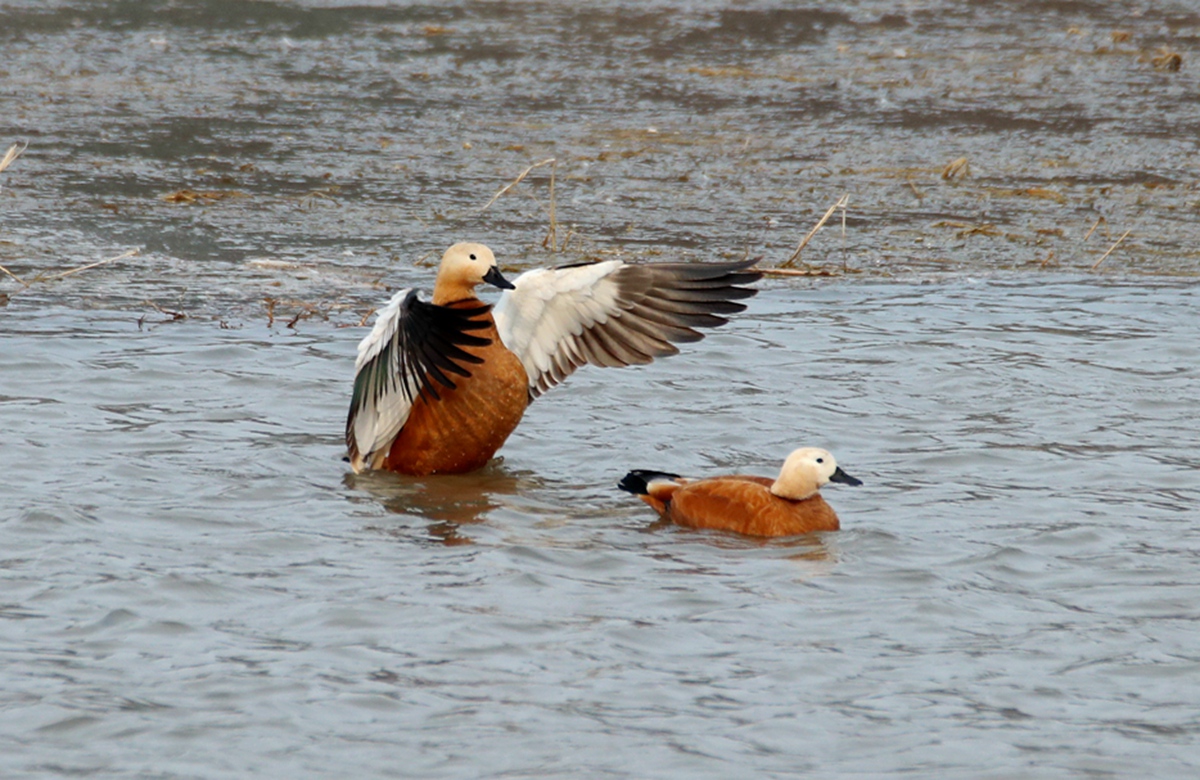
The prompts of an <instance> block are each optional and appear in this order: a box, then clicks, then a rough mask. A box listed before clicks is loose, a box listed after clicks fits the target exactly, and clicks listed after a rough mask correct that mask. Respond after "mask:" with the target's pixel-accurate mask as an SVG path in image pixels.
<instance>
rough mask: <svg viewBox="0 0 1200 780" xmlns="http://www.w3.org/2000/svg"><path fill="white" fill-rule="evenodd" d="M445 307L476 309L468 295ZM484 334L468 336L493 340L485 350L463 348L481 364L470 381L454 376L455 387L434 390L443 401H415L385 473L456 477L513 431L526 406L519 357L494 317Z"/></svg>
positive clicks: (477, 464)
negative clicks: (506, 344)
mask: <svg viewBox="0 0 1200 780" xmlns="http://www.w3.org/2000/svg"><path fill="white" fill-rule="evenodd" d="M446 305H449V306H454V307H460V308H470V307H473V306H480V305H481V302H480V301H479V299H478V298H475V297H474V296H471V297H469V298H466V299H460V300H456V301H454V302H452V303H448V304H446ZM487 322H488V324H489V327H488V328H487V329H481V330H475V331H471V333H472V335H477V336H482V337H484V338H488V339H491V343H490V344H488V345H487V346H485V347H465V348H464V349H465V350H466V351H467V352H470V353H471V354H473V355H475V356H477V357H480V358H482V359H483V362H482V363H479V364H474V365H471V364H468V365H467V368H468V369H469V370H470V372H471V375H470V376H469V377H455V378H454V384H455V385H456V387H454V388H448V387H442V386H440V385H438V386H437V387H436V390H437V394H438V395H439V396H440V397H441V400H438V399H435V398H433V397H432V396H430V397H429V398H428V399H426V398H425V397H424V396H419V397H418V398H417V399H416V400H415V401H414V402H413V406H412V412H411V413H410V414H409V417H408V420H407V421H406V422H405V423H404V427H403V428H401V429H400V433H399V434H398V435H397V436H396V440H395V441H394V442H393V443H392V446H391V448H390V449H389V450H388V454H387V457H386V458H385V459H384V461H383V468H385V469H389V470H391V471H399V472H400V473H402V474H411V475H413V476H423V475H425V474H435V473H449V474H458V473H462V472H465V471H474V470H475V469H479V468H483V467H484V466H485V465H487V462H488V461H489V460H491V458H492V456H493V455H495V454H496V450H498V449H500V447H501V446H503V444H504V442H505V440H506V439H508V436H509V434H511V433H512V432H513V429H515V428H516V427H517V423H519V422H520V421H521V417H522V416H524V414H525V407H526V406H528V405H529V384H528V383H529V379H528V376H527V375H526V373H525V368H524V366H522V365H521V361H520V360H519V359H517V356H516V355H514V354H513V353H512V352H510V351H509V350H508V348H507V347H505V346H504V344H503V343H502V342H501V341H500V335H499V334H498V333H497V332H496V323H495V321H494V320H493V319H492V315H491V314H488V315H487Z"/></svg>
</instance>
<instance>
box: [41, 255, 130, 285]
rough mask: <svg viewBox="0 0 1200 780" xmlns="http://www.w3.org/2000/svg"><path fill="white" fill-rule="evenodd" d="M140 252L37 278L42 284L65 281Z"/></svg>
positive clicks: (108, 258)
mask: <svg viewBox="0 0 1200 780" xmlns="http://www.w3.org/2000/svg"><path fill="white" fill-rule="evenodd" d="M140 251H142V250H140V249H130V250H129V251H128V252H125V253H123V254H119V255H117V256H116V257H107V258H105V259H103V260H97V261H96V262H94V263H88V264H87V265H81V266H79V267H78V268H72V269H71V270H69V271H63V272H62V273H57V274H52V275H50V276H44V277H40V278H39V281H43V282H51V281H54V280H55V279H66V278H67V277H68V276H72V275H74V274H77V273H79V272H80V271H87V270H89V269H92V268H98V267H100V266H102V265H107V264H108V263H114V262H116V261H117V260H124V259H125V258H127V257H133V256H134V255H136V254H137V253H138V252H140Z"/></svg>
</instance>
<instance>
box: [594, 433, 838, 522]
mask: <svg viewBox="0 0 1200 780" xmlns="http://www.w3.org/2000/svg"><path fill="white" fill-rule="evenodd" d="M829 482H841V483H843V484H846V485H861V484H862V480H859V479H855V478H854V477H852V476H850V475H849V474H847V473H846V472H844V471H842V469H841V467H840V466H838V464H837V461H835V460H834V459H833V456H832V455H830V454H829V453H828V452H826V451H825V450H822V449H818V448H816V447H804V448H801V449H798V450H796V451H794V452H793V453H792V454H791V455H788V457H787V460H785V461H784V462H783V468H781V469H780V470H779V476H778V477H777V478H775V479H771V478H770V477H752V476H747V475H744V474H735V475H731V476H725V477H708V478H707V479H696V480H692V479H685V478H683V477H680V476H679V475H678V474H667V473H665V472H661V471H631V472H629V473H628V474H626V475H625V477H624V478H622V479H621V481H620V482H619V483H618V484H617V487H619V488H621V489H622V490H626V491H628V492H630V493H633V494H634V495H636V496H637V497H638V498H640V499H642V500H643V501H645V502H646V503H647V504H649V505H650V506H651V507H653V508H654V511H656V512H658V514H659V515H660V516H661V517H662V519H664V520H670V521H671V522H673V523H677V524H679V525H685V526H688V527H689V528H719V529H722V530H725V531H736V532H737V533H740V534H747V535H749V536H793V535H795V534H808V533H813V532H815V531H836V530H838V518H837V515H836V514H835V513H834V511H833V508H832V507H830V506H829V504H827V503H825V499H823V498H821V494H820V493H819V492H817V491H819V490H820V489H821V487H822V486H823V485H825V484H827V483H829Z"/></svg>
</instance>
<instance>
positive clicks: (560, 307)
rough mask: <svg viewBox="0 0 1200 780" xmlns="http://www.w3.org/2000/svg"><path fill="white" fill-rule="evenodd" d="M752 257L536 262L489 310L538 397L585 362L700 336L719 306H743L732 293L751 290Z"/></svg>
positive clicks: (644, 355)
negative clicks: (541, 265)
mask: <svg viewBox="0 0 1200 780" xmlns="http://www.w3.org/2000/svg"><path fill="white" fill-rule="evenodd" d="M751 265H753V261H748V262H740V263H650V264H644V265H643V264H629V263H625V262H624V261H621V260H608V261H605V262H600V263H594V264H590V265H576V266H564V267H561V268H541V269H537V270H533V271H528V272H526V273H523V274H521V275H520V276H518V277H517V278H516V279H515V280H514V281H513V285H514V289H512V290H509V291H507V292H505V293H504V294H503V295H501V296H500V302H499V303H498V304H496V307H495V309H494V311H493V316H494V317H495V321H496V328H497V330H498V331H499V333H500V340H501V341H503V342H504V345H505V346H506V347H507V348H508V349H509V350H510V351H511V352H512V353H513V354H515V355H516V356H517V357H518V358H519V359H520V361H521V363H522V365H523V366H524V367H525V373H526V374H527V375H528V377H529V394H530V397H532V398H536V397H537V396H539V395H541V394H542V393H544V392H545V391H546V390H548V389H550V388H551V387H554V386H555V385H557V384H558V383H559V382H561V381H563V380H564V379H566V378H567V377H568V376H570V375H571V374H572V373H574V371H575V369H577V368H579V367H580V366H582V365H583V364H584V363H592V364H593V365H598V366H628V365H633V364H639V363H649V362H651V361H652V360H653V359H654V358H656V357H662V356H664V355H672V354H675V353H676V352H678V349H676V348H675V346H673V344H672V342H680V341H698V340H699V339H700V338H702V336H701V334H700V333H699V332H697V331H696V330H694V328H696V327H715V326H717V325H722V324H724V323H725V321H726V320H725V319H724V318H722V317H720V316H717V315H718V314H730V313H733V312H737V311H741V310H742V309H744V308H745V306H743V305H742V304H740V303H734V302H733V301H734V300H735V299H738V298H748V297H750V296H751V295H753V294H754V290H752V289H750V288H745V287H736V286H735V285H738V284H743V283H746V282H752V281H755V280H756V279H758V278H759V274H758V272H755V271H748V270H747V269H748V268H749V266H751Z"/></svg>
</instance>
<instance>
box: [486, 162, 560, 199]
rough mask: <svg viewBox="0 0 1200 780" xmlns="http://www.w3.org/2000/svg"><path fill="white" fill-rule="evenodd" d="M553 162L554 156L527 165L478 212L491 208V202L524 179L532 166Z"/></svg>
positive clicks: (536, 166) (537, 166) (538, 166)
mask: <svg viewBox="0 0 1200 780" xmlns="http://www.w3.org/2000/svg"><path fill="white" fill-rule="evenodd" d="M554 163H557V160H556V158H554V157H551V158H549V159H546V160H542V161H541V162H539V163H534V164H533V165H531V166H529V167H528V168H526V169H525V170H523V171H521V175H520V176H518V177H517V178H515V179H513V180H512V181H511V182H509V183H508V184H506V185H504V186H503V187H501V188H500V191H499V192H497V193H496V194H495V195H493V196H492V199H491V200H489V201H488V202H487V204H486V205H484V207H483V208H481V209H480V212H484V211H487V210H488V209H489V208H491V206H492V204H493V203H495V202H496V201H497V200H499V199H500V196H501V195H503V194H504V193H506V192H508V191H509V190H511V189H512V188H513V187H515V186H517V185H518V184H520V183H521V182H522V181H524V180H525V177H526V176H528V175H529V172H530V171H532V170H533V169H534V168H541V167H542V166H543V165H551V164H554ZM552 175H553V174H552ZM551 181H553V179H551ZM551 192H553V189H552V190H551Z"/></svg>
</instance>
